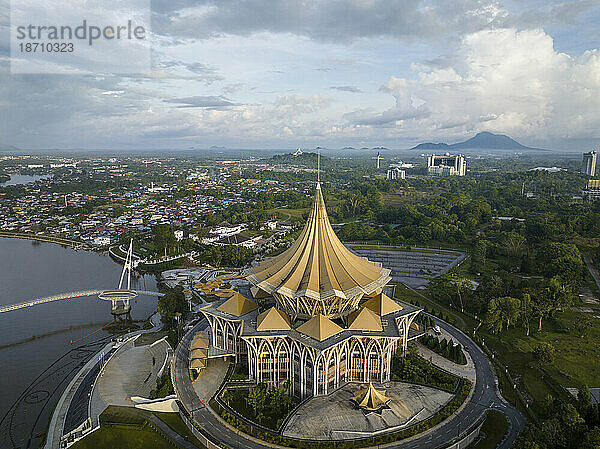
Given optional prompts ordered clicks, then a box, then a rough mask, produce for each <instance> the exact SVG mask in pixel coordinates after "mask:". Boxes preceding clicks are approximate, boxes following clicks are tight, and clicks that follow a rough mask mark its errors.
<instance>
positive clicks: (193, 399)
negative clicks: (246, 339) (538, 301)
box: [174, 317, 526, 449]
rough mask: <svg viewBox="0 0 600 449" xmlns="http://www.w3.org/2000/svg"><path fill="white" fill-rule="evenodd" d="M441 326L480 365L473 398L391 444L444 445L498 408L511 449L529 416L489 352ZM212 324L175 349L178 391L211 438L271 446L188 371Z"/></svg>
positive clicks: (260, 448) (402, 448)
mask: <svg viewBox="0 0 600 449" xmlns="http://www.w3.org/2000/svg"><path fill="white" fill-rule="evenodd" d="M436 321H437V323H438V325H439V326H440V327H442V328H443V329H445V330H446V331H447V332H448V333H449V334H451V335H452V337H453V339H454V341H458V342H459V343H460V344H461V345H462V346H463V347H464V348H468V351H469V353H470V355H471V358H472V359H473V363H474V364H475V369H476V379H477V380H476V383H475V388H474V391H473V395H472V397H471V400H470V401H469V402H468V403H467V404H466V405H465V406H464V407H463V409H462V410H461V411H460V412H459V413H458V414H456V415H454V416H453V417H452V418H449V419H448V420H447V421H445V422H444V423H443V424H442V425H441V426H439V427H437V428H436V429H435V430H433V431H430V432H427V433H425V434H422V435H421V436H418V437H415V438H413V439H409V440H402V441H398V442H397V443H396V444H394V445H393V446H391V447H394V448H399V449H417V448H419V449H420V448H433V447H439V446H442V445H444V444H446V443H448V442H450V441H452V440H453V439H454V438H455V437H457V436H458V435H460V434H461V432H464V431H465V430H466V429H468V428H469V427H470V426H471V425H472V424H473V423H475V421H476V420H477V419H478V418H479V417H480V416H481V415H482V413H483V412H484V411H485V410H487V409H494V410H498V411H500V412H502V413H503V414H504V415H505V416H506V418H507V420H508V431H507V434H506V435H505V437H504V440H503V441H502V443H501V444H500V445H499V446H498V448H499V449H508V448H510V447H512V446H513V444H514V442H515V440H516V438H517V436H518V435H519V433H520V432H521V430H522V429H523V427H524V426H525V424H526V419H525V417H524V416H523V415H522V414H521V413H520V412H519V411H518V410H517V409H516V408H514V407H513V406H512V405H510V404H508V403H507V402H506V401H505V400H504V398H502V396H501V394H500V392H499V390H498V387H497V385H498V382H497V379H496V375H495V373H494V371H493V369H492V367H491V365H490V362H489V361H488V359H487V357H486V356H485V354H484V352H483V351H482V350H481V349H480V348H479V347H478V346H477V345H476V344H475V343H474V342H473V341H472V340H471V339H470V338H469V337H467V336H466V335H465V334H463V333H462V332H461V331H460V330H458V329H456V328H455V327H454V326H452V325H450V324H448V323H446V322H444V321H442V320H440V319H439V318H437V317H436ZM207 327H208V323H207V322H206V321H205V320H203V321H201V322H200V323H198V324H197V325H196V326H195V327H194V328H193V329H191V330H190V331H189V332H188V333H187V334H186V335H185V336H184V337H183V339H182V341H181V342H180V344H179V345H178V346H177V350H176V352H175V358H174V363H175V370H174V377H175V382H174V385H175V392H176V393H177V396H178V398H179V400H180V401H181V402H182V403H183V404H184V406H185V408H186V409H187V410H188V411H189V412H191V414H192V416H193V418H194V419H195V420H196V422H197V423H198V424H200V425H201V427H202V428H203V429H204V430H205V431H206V433H208V434H209V435H211V437H212V438H211V439H212V440H213V441H216V442H222V443H224V444H226V445H227V446H229V447H232V448H250V449H269V448H271V447H270V446H267V445H266V444H261V443H258V442H256V441H254V440H251V439H249V438H246V437H244V436H243V434H241V435H240V434H239V433H236V432H234V431H232V430H231V429H230V428H229V427H227V426H225V425H223V424H222V423H221V422H220V421H219V420H218V419H217V418H216V417H215V416H214V415H213V414H212V413H211V411H209V410H208V409H207V406H206V405H205V404H204V403H202V402H201V401H200V399H199V398H198V396H196V393H195V392H194V388H193V387H192V383H191V380H190V377H189V374H188V368H187V367H188V354H189V345H190V342H191V339H192V336H193V335H194V334H195V332H197V331H198V330H203V329H205V328H207Z"/></svg>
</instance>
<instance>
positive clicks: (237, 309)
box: [217, 292, 258, 316]
mask: <svg viewBox="0 0 600 449" xmlns="http://www.w3.org/2000/svg"><path fill="white" fill-rule="evenodd" d="M254 309H258V305H257V304H256V303H255V302H253V301H250V300H249V299H248V298H246V297H245V296H244V295H241V294H239V293H238V292H236V293H235V294H234V295H233V296H232V297H231V298H229V299H228V300H227V301H225V302H224V303H223V304H221V305H220V306H219V307H217V310H220V311H221V312H225V313H228V314H229V315H234V316H242V315H246V314H247V313H248V312H252V311H253V310H254Z"/></svg>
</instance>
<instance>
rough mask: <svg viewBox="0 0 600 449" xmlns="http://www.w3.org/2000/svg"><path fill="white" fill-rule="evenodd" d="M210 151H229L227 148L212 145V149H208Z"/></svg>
mask: <svg viewBox="0 0 600 449" xmlns="http://www.w3.org/2000/svg"><path fill="white" fill-rule="evenodd" d="M208 149H209V150H211V151H225V150H227V147H221V146H218V145H211V146H210V147H208Z"/></svg>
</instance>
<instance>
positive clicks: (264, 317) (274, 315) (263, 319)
mask: <svg viewBox="0 0 600 449" xmlns="http://www.w3.org/2000/svg"><path fill="white" fill-rule="evenodd" d="M291 328H292V326H291V325H290V318H289V317H288V316H287V313H285V312H284V311H282V310H279V309H277V308H275V307H271V308H270V309H269V310H265V311H264V312H263V313H261V314H260V315H258V316H257V317H256V330H258V331H289V330H290V329H291Z"/></svg>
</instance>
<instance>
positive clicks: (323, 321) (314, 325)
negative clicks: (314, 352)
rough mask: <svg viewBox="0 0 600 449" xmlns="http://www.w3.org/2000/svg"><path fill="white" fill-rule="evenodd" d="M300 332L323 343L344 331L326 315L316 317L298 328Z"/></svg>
mask: <svg viewBox="0 0 600 449" xmlns="http://www.w3.org/2000/svg"><path fill="white" fill-rule="evenodd" d="M296 330H297V331H298V332H301V333H303V334H304V335H308V336H309V337H311V338H314V339H315V340H319V341H323V340H326V339H327V338H329V337H332V336H333V335H336V334H339V333H340V332H342V331H343V330H344V329H342V328H341V327H340V326H338V325H337V324H335V323H334V322H333V321H331V320H330V319H329V318H327V317H326V316H324V315H320V314H319V315H315V316H314V317H312V318H311V319H310V320H308V321H307V322H306V323H303V324H301V325H300V326H298V327H297V328H296Z"/></svg>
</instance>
